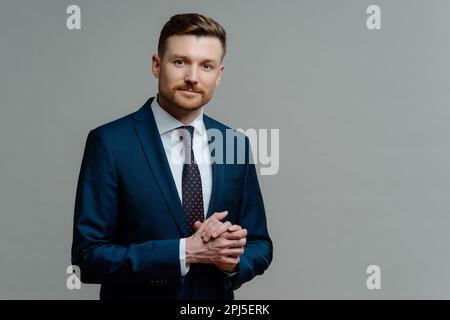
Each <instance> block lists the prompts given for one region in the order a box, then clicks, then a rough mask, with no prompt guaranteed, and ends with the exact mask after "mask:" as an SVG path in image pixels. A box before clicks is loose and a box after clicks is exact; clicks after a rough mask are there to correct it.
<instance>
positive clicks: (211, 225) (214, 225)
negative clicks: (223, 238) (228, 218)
mask: <svg viewBox="0 0 450 320" xmlns="http://www.w3.org/2000/svg"><path fill="white" fill-rule="evenodd" d="M219 224H222V222H220V221H218V220H217V219H213V220H211V222H210V223H209V224H208V227H207V228H205V231H204V237H203V240H204V241H209V239H211V236H212V233H213V232H214V230H216V229H217V226H218V225H219Z"/></svg>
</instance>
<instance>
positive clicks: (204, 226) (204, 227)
mask: <svg viewBox="0 0 450 320" xmlns="http://www.w3.org/2000/svg"><path fill="white" fill-rule="evenodd" d="M210 223H211V218H209V219H207V220H205V221H204V222H203V223H202V225H201V228H200V229H199V231H200V234H201V237H202V239H204V237H205V234H206V230H208V226H209V224H210Z"/></svg>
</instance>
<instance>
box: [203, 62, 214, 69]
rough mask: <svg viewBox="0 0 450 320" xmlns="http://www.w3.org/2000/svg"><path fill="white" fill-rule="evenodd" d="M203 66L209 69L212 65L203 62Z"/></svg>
mask: <svg viewBox="0 0 450 320" xmlns="http://www.w3.org/2000/svg"><path fill="white" fill-rule="evenodd" d="M203 68H204V69H205V70H211V69H212V68H213V67H212V65H210V64H209V63H205V64H204V65H203Z"/></svg>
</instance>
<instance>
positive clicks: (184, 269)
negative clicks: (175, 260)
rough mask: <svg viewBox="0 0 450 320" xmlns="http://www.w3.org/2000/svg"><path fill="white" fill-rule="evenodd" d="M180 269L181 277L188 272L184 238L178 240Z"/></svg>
mask: <svg viewBox="0 0 450 320" xmlns="http://www.w3.org/2000/svg"><path fill="white" fill-rule="evenodd" d="M180 269H181V276H182V277H184V276H185V275H186V274H187V273H188V272H189V264H186V238H183V239H180Z"/></svg>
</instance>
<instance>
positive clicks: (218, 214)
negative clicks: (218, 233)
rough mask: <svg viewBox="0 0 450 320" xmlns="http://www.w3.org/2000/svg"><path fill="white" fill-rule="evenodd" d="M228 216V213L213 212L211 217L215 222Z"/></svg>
mask: <svg viewBox="0 0 450 320" xmlns="http://www.w3.org/2000/svg"><path fill="white" fill-rule="evenodd" d="M227 215H228V211H227V210H225V211H222V212H215V213H214V214H213V215H212V216H211V217H215V218H216V219H217V220H222V219H223V218H225V217H226V216H227Z"/></svg>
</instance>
